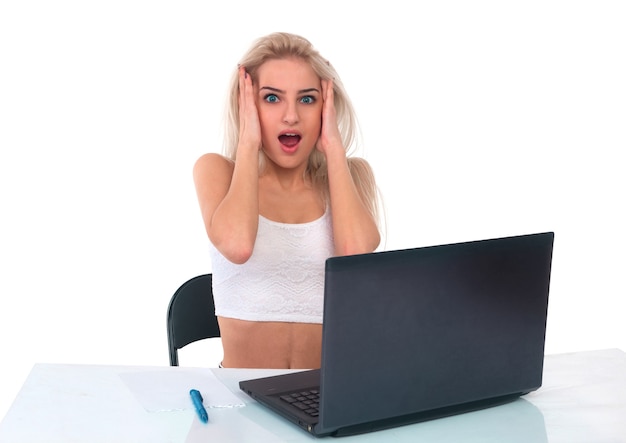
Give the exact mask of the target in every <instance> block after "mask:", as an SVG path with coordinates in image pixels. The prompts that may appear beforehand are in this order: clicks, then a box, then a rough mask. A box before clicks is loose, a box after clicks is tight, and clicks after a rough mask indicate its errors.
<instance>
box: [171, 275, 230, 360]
mask: <svg viewBox="0 0 626 443" xmlns="http://www.w3.org/2000/svg"><path fill="white" fill-rule="evenodd" d="M213 337H220V327H219V324H218V322H217V317H216V316H215V305H214V304H213V288H212V276H211V274H204V275H199V276H197V277H194V278H192V279H190V280H187V281H186V282H185V283H183V284H182V285H181V286H180V287H179V288H178V290H177V291H176V292H175V293H174V295H173V296H172V299H171V300H170V304H169V307H168V308H167V342H168V345H169V351H170V365H171V366H178V350H179V349H180V348H182V347H184V346H187V345H188V344H189V343H193V342H195V341H198V340H203V339H205V338H213Z"/></svg>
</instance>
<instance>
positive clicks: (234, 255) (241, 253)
mask: <svg viewBox="0 0 626 443" xmlns="http://www.w3.org/2000/svg"><path fill="white" fill-rule="evenodd" d="M224 257H226V259H227V260H228V261H230V262H232V263H234V264H236V265H243V264H244V263H245V262H247V261H248V260H250V257H252V249H245V248H241V249H237V250H234V251H230V252H229V253H228V255H224Z"/></svg>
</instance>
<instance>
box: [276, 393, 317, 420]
mask: <svg viewBox="0 0 626 443" xmlns="http://www.w3.org/2000/svg"><path fill="white" fill-rule="evenodd" d="M280 399H281V400H283V401H285V402H287V403H289V404H291V405H292V406H293V407H295V408H298V409H299V410H301V411H302V412H304V413H305V414H308V415H310V416H311V417H317V416H318V415H319V404H320V394H319V391H317V390H316V389H311V390H310V391H300V392H294V393H292V394H284V395H281V396H280Z"/></svg>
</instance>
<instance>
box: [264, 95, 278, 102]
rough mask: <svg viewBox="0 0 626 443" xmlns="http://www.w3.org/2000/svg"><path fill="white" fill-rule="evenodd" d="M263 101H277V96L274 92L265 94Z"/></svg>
mask: <svg viewBox="0 0 626 443" xmlns="http://www.w3.org/2000/svg"><path fill="white" fill-rule="evenodd" d="M265 101H266V102H268V103H276V102H277V101H278V97H277V96H276V94H267V95H266V96H265Z"/></svg>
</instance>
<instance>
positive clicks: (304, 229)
mask: <svg viewBox="0 0 626 443" xmlns="http://www.w3.org/2000/svg"><path fill="white" fill-rule="evenodd" d="M331 220H332V219H331V216H330V213H329V211H328V210H327V211H326V212H325V213H324V215H323V216H322V217H320V218H318V219H317V220H314V221H312V222H309V223H300V224H287V223H279V222H275V221H272V220H268V219H267V218H265V217H263V216H259V227H258V231H257V238H256V242H255V244H254V250H253V252H252V256H251V257H250V258H249V259H248V261H247V262H245V263H243V264H240V265H238V264H235V263H232V262H231V261H229V260H227V259H226V258H224V256H222V254H220V252H219V251H218V250H217V249H216V248H215V247H214V246H213V245H212V244H210V255H211V263H212V265H213V270H212V273H213V298H214V300H215V314H216V315H218V316H222V317H230V318H237V319H240V320H250V321H284V322H298V323H322V316H323V315H322V314H323V306H324V267H325V261H326V259H327V258H328V257H330V256H331V255H333V252H334V243H333V234H332V223H331Z"/></svg>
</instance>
